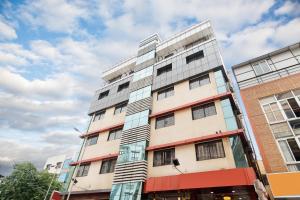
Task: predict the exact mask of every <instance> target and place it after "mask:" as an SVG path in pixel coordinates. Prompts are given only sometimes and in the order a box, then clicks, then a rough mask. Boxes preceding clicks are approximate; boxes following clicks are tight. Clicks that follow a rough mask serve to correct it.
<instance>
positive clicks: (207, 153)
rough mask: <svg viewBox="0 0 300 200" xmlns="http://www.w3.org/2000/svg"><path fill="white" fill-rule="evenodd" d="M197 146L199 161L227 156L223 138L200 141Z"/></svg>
mask: <svg viewBox="0 0 300 200" xmlns="http://www.w3.org/2000/svg"><path fill="white" fill-rule="evenodd" d="M195 147H196V158H197V160H198V161H200V160H210V159H216V158H224V157H225V152H224V147H223V142H222V140H215V141H210V142H203V143H199V144H196V145H195Z"/></svg>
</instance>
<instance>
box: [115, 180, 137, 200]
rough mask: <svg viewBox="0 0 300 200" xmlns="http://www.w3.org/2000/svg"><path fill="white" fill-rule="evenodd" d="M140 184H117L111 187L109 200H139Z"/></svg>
mask: <svg viewBox="0 0 300 200" xmlns="http://www.w3.org/2000/svg"><path fill="white" fill-rule="evenodd" d="M141 192H142V182H129V183H119V184H114V185H112V189H111V194H110V198H109V199H112V200H140V199H141Z"/></svg>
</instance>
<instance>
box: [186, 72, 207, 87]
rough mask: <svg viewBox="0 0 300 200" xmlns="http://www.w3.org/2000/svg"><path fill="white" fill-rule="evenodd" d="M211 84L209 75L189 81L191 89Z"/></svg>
mask: <svg viewBox="0 0 300 200" xmlns="http://www.w3.org/2000/svg"><path fill="white" fill-rule="evenodd" d="M209 83H210V80H209V75H208V74H206V75H204V76H200V77H197V78H194V79H192V80H190V81H189V84H190V89H194V88H197V87H200V86H202V85H206V84H209Z"/></svg>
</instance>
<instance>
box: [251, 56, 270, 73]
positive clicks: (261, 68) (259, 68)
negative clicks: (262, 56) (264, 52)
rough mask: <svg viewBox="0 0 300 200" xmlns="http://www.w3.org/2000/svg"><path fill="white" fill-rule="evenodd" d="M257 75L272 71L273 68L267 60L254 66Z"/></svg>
mask: <svg viewBox="0 0 300 200" xmlns="http://www.w3.org/2000/svg"><path fill="white" fill-rule="evenodd" d="M252 67H253V69H254V71H255V73H256V75H261V74H265V73H268V72H270V71H271V68H270V66H269V64H268V62H267V61H266V60H263V61H260V62H257V63H254V64H252Z"/></svg>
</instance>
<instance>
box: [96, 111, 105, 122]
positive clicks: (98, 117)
mask: <svg viewBox="0 0 300 200" xmlns="http://www.w3.org/2000/svg"><path fill="white" fill-rule="evenodd" d="M104 115H105V110H103V111H99V112H97V113H96V114H95V117H94V120H93V121H97V120H100V119H103V118H104Z"/></svg>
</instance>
